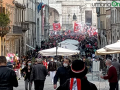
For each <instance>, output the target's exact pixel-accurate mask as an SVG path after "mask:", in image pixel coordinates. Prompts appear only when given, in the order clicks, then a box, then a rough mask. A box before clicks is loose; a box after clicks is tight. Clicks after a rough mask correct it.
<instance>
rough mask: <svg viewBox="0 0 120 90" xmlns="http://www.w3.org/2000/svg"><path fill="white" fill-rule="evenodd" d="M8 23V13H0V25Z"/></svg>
mask: <svg viewBox="0 0 120 90" xmlns="http://www.w3.org/2000/svg"><path fill="white" fill-rule="evenodd" d="M9 23H10V19H9V14H4V13H0V26H1V27H6V26H7V25H8V24H9Z"/></svg>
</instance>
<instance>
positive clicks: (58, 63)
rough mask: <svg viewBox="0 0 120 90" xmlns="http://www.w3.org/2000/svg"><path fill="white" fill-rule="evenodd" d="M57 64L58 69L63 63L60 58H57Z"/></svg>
mask: <svg viewBox="0 0 120 90" xmlns="http://www.w3.org/2000/svg"><path fill="white" fill-rule="evenodd" d="M56 65H57V69H58V68H59V67H61V66H62V63H61V62H60V60H57V62H56Z"/></svg>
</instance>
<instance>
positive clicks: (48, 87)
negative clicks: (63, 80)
mask: <svg viewBox="0 0 120 90" xmlns="http://www.w3.org/2000/svg"><path fill="white" fill-rule="evenodd" d="M87 78H88V80H89V81H91V82H92V83H94V84H95V85H96V87H97V88H98V90H109V83H108V81H107V80H103V79H100V80H98V78H97V77H95V76H94V78H93V80H92V74H87ZM119 83H120V82H119ZM24 86H25V85H24V80H23V79H21V80H19V87H18V88H14V90H25V88H24ZM58 86H59V85H58ZM119 87H120V84H119ZM32 90H34V84H33V86H32ZM44 90H54V89H53V85H52V83H51V78H50V77H49V76H47V78H46V81H45V86H44Z"/></svg>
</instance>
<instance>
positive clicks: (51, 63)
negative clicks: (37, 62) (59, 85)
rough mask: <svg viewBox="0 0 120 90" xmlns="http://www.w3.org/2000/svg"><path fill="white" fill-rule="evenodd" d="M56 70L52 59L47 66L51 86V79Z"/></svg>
mask: <svg viewBox="0 0 120 90" xmlns="http://www.w3.org/2000/svg"><path fill="white" fill-rule="evenodd" d="M56 70H57V66H56V63H55V62H54V59H53V58H51V61H50V63H49V64H48V71H49V73H50V77H51V78H52V84H53V79H54V76H55V73H56Z"/></svg>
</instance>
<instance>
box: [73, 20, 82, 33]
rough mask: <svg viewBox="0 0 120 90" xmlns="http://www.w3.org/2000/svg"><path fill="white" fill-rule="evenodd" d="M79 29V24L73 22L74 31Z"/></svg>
mask: <svg viewBox="0 0 120 90" xmlns="http://www.w3.org/2000/svg"><path fill="white" fill-rule="evenodd" d="M80 29H81V25H80V24H79V23H76V22H75V23H74V32H78V31H79V30H80Z"/></svg>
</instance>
